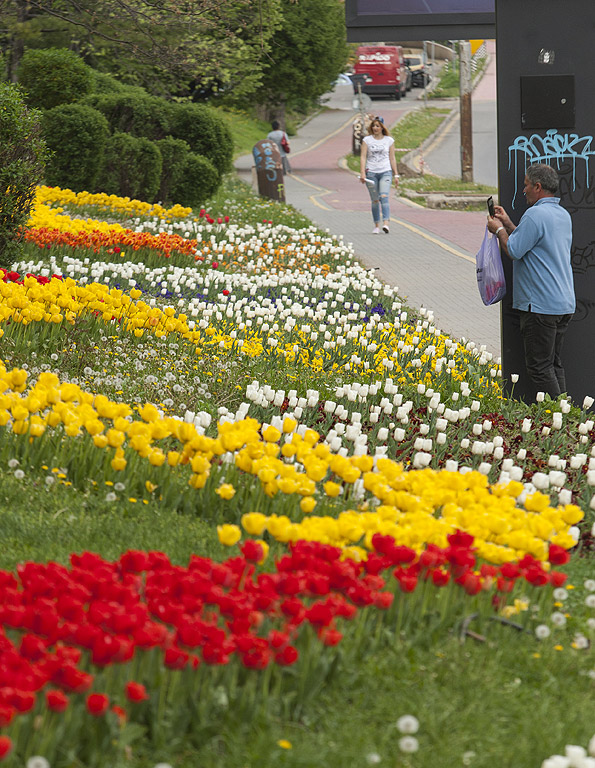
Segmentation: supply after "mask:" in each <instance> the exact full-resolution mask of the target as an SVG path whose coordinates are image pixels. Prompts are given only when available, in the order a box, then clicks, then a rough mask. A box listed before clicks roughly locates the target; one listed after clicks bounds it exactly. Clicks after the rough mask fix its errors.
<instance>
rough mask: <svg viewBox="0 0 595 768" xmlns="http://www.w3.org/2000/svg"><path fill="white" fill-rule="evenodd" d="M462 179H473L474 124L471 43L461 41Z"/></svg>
mask: <svg viewBox="0 0 595 768" xmlns="http://www.w3.org/2000/svg"><path fill="white" fill-rule="evenodd" d="M459 77H460V80H459V82H460V91H461V97H460V98H461V101H460V115H461V179H462V180H463V181H473V126H472V121H471V90H472V89H471V85H472V78H471V43H469V42H468V41H463V40H460V41H459Z"/></svg>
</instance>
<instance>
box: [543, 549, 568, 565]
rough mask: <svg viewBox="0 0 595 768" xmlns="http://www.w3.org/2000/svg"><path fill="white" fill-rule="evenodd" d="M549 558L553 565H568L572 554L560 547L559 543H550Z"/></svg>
mask: <svg viewBox="0 0 595 768" xmlns="http://www.w3.org/2000/svg"><path fill="white" fill-rule="evenodd" d="M548 560H549V561H550V563H551V564H552V565H566V563H567V562H568V561H569V560H570V555H569V554H568V552H567V551H566V550H565V549H564V548H563V547H560V546H559V545H558V544H550V551H549V555H548Z"/></svg>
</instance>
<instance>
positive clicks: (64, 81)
mask: <svg viewBox="0 0 595 768" xmlns="http://www.w3.org/2000/svg"><path fill="white" fill-rule="evenodd" d="M17 77H18V81H19V84H20V85H21V86H22V87H23V88H24V90H25V92H26V100H27V103H28V104H29V105H30V106H32V107H37V108H39V109H52V107H56V106H58V105H59V104H71V103H72V102H75V101H79V100H80V99H81V98H83V97H84V96H86V94H88V93H90V92H91V90H92V89H93V85H94V79H93V71H92V69H91V68H90V67H88V66H87V65H86V64H85V63H84V62H83V61H82V60H81V59H80V58H79V57H78V56H77V55H76V53H73V52H72V51H69V50H68V49H66V48H44V49H36V48H35V49H29V50H26V51H25V53H24V54H23V58H22V59H21V62H20V64H19V67H18V70H17Z"/></svg>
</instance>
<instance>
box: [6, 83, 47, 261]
mask: <svg viewBox="0 0 595 768" xmlns="http://www.w3.org/2000/svg"><path fill="white" fill-rule="evenodd" d="M40 117H41V115H40V114H39V112H37V110H33V109H29V108H28V107H27V105H26V104H25V101H24V99H23V95H22V93H21V92H20V89H19V88H18V87H17V86H15V85H12V84H10V83H0V201H2V202H1V204H0V266H3V267H8V266H10V264H11V262H12V261H13V260H14V258H15V257H16V256H17V254H18V252H19V247H20V236H21V228H22V227H23V226H24V225H25V224H26V223H27V219H28V218H29V214H30V213H31V208H32V206H33V201H34V200H35V187H36V186H37V185H38V184H40V183H41V182H42V181H43V173H44V164H45V161H46V158H47V148H46V145H45V142H44V141H43V138H42V135H41V125H40Z"/></svg>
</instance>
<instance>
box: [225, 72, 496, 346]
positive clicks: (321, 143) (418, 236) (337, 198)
mask: <svg viewBox="0 0 595 768" xmlns="http://www.w3.org/2000/svg"><path fill="white" fill-rule="evenodd" d="M343 88H348V89H349V92H345V93H344V94H343V102H344V103H345V104H346V106H344V107H342V106H341V96H339V97H335V98H333V101H332V102H331V104H332V106H333V107H334V108H333V109H329V110H327V111H325V112H323V113H321V114H319V115H317V116H316V117H314V118H313V119H312V120H310V121H309V122H308V123H307V124H306V125H304V126H303V127H302V128H301V129H300V131H299V135H298V136H294V137H293V138H292V141H291V147H292V152H291V155H290V162H291V166H292V170H293V173H292V174H291V175H288V176H287V177H286V179H285V183H286V197H287V202H288V203H291V204H292V205H293V206H294V207H295V208H297V209H298V210H300V211H302V212H303V213H304V214H305V215H306V216H308V217H309V218H310V219H311V220H312V221H313V222H314V223H315V224H316V225H317V226H318V227H320V228H321V229H328V230H329V231H330V232H331V233H332V234H334V235H337V236H341V235H342V236H343V239H344V241H345V242H347V243H351V244H352V245H353V247H354V250H355V254H356V256H357V257H358V259H359V260H360V261H361V262H362V263H363V264H364V265H365V266H367V267H369V268H371V269H376V270H377V275H378V277H379V278H380V279H381V280H383V281H385V282H387V283H389V284H391V285H393V286H398V288H399V295H400V296H401V297H402V298H403V299H405V300H406V301H407V303H408V304H409V305H410V306H412V307H416V308H420V307H425V308H427V309H429V310H432V311H433V313H434V318H435V321H436V324H437V326H438V327H439V328H441V330H443V331H444V332H446V333H448V334H449V335H451V336H452V337H453V338H456V339H461V338H463V337H464V338H466V339H467V340H472V341H474V342H475V343H476V344H477V345H478V346H479V345H481V344H484V345H485V346H486V348H487V349H488V351H490V352H492V353H493V354H494V355H496V356H497V357H498V356H499V355H500V310H499V307H498V306H495V307H484V305H483V304H482V302H481V299H480V298H479V293H478V290H477V282H476V278H475V253H476V251H477V250H478V248H479V246H480V244H481V241H482V238H483V234H484V231H485V215H484V214H483V213H478V212H462V211H442V210H431V209H425V208H421V207H418V206H416V205H414V204H412V203H410V202H409V201H406V200H405V199H403V200H401V199H399V198H396V197H393V198H392V199H391V232H390V234H389V235H384V234H382V235H372V234H371V232H372V227H373V222H372V216H371V211H370V200H369V196H368V192H367V190H366V188H365V186H364V185H362V184H361V183H360V182H359V181H358V179H357V177H356V175H355V174H353V173H352V172H351V171H346V170H343V169H342V168H340V167H339V164H338V163H339V160H340V159H341V158H342V157H344V156H345V155H347V154H348V153H349V152H350V151H351V121H352V117H353V115H354V113H353V111H352V109H351V98H352V94H351V89H350V87H349V86H343ZM412 94H415V91H413V92H412ZM412 94H409V96H408V98H407V99H406V100H402V101H400V102H396V103H395V102H392V101H387V102H380V101H375V102H374V106H373V110H374V111H376V112H377V114H381V115H382V116H383V117H384V119H385V122H386V123H387V124H388V125H392V124H394V123H395V122H396V121H397V120H399V119H400V118H401V117H402V116H403V115H404V114H405V113H406V112H407V111H410V110H411V109H412V108H421V106H423V105H422V104H420V103H419V102H414V101H413V99H412V98H411V95H412ZM397 143H398V140H397ZM252 164H253V163H252V157H251V156H250V155H246V156H243V157H240V158H238V160H237V161H236V168H237V170H238V173H239V175H240V177H241V178H244V179H245V180H247V181H251V179H252V171H251V169H252Z"/></svg>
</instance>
